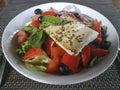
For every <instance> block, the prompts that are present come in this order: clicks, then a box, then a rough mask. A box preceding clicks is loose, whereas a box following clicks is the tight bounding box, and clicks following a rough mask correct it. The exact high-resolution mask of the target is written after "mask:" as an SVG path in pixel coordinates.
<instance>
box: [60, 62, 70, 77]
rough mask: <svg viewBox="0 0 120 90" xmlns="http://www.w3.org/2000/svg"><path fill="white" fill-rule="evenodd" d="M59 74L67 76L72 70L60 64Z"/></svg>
mask: <svg viewBox="0 0 120 90" xmlns="http://www.w3.org/2000/svg"><path fill="white" fill-rule="evenodd" d="M59 72H60V74H62V75H67V74H69V73H70V69H69V68H68V67H67V66H66V65H65V64H62V63H61V64H60V66H59Z"/></svg>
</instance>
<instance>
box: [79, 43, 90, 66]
mask: <svg viewBox="0 0 120 90" xmlns="http://www.w3.org/2000/svg"><path fill="white" fill-rule="evenodd" d="M81 57H82V63H83V66H84V67H87V66H88V64H89V62H90V58H91V47H90V46H89V45H87V46H85V47H84V48H83V50H82V52H81Z"/></svg>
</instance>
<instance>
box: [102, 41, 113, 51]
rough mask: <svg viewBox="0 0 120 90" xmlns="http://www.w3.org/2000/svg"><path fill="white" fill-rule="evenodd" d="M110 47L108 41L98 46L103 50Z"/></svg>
mask: <svg viewBox="0 0 120 90" xmlns="http://www.w3.org/2000/svg"><path fill="white" fill-rule="evenodd" d="M110 46H111V42H110V41H103V42H102V43H101V44H100V47H101V48H103V49H108V48H109V47H110Z"/></svg>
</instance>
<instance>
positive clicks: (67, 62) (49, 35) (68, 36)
mask: <svg viewBox="0 0 120 90" xmlns="http://www.w3.org/2000/svg"><path fill="white" fill-rule="evenodd" d="M34 13H35V14H34V15H33V16H31V20H30V21H28V22H26V24H25V25H24V26H23V27H21V29H20V30H19V31H18V32H16V34H15V35H14V37H13V38H14V39H15V43H16V47H17V49H16V54H17V55H18V56H19V57H20V58H21V60H22V61H23V62H24V66H25V67H26V68H27V69H29V70H33V71H42V72H46V73H52V74H61V75H68V74H74V73H77V72H80V71H81V70H82V69H84V68H90V67H94V65H95V64H96V63H97V60H98V59H99V58H101V57H103V56H105V55H107V54H108V53H109V48H110V45H111V42H110V41H107V39H106V38H107V26H105V25H102V24H101V23H100V22H99V21H98V20H97V19H93V18H91V17H89V16H87V15H85V14H82V13H81V12H80V10H79V9H78V8H77V7H75V6H66V7H64V8H63V9H62V10H61V11H58V10H56V9H55V8H52V7H51V8H50V9H49V10H47V11H43V10H41V9H40V8H36V9H35V11H34Z"/></svg>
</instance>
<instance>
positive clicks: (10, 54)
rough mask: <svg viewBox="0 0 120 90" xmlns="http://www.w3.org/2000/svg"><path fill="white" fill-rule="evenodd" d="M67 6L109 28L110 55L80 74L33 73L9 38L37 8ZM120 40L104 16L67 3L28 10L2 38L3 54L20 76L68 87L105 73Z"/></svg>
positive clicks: (11, 22) (14, 19)
mask: <svg viewBox="0 0 120 90" xmlns="http://www.w3.org/2000/svg"><path fill="white" fill-rule="evenodd" d="M67 5H75V6H76V7H77V8H79V9H80V11H81V13H84V14H86V15H88V16H90V17H92V18H94V19H98V20H100V21H101V22H102V24H103V25H107V26H108V31H107V34H108V38H107V39H108V40H109V41H111V43H112V45H111V48H110V53H109V54H108V55H106V56H105V57H102V58H101V60H100V62H99V63H98V64H97V65H95V66H94V67H93V68H88V69H84V70H82V71H81V72H79V73H76V74H73V75H67V76H60V75H52V74H48V73H43V72H33V71H29V70H27V69H26V68H25V67H24V66H23V64H22V63H21V62H20V59H19V58H18V57H17V55H16V53H15V46H14V45H13V43H12V42H11V40H9V37H10V36H11V35H12V34H13V33H14V32H16V30H18V29H21V28H22V27H23V25H24V24H25V23H26V22H27V21H29V20H30V17H31V16H32V15H34V10H35V9H37V8H41V9H42V10H48V9H49V8H50V7H53V8H55V9H57V10H61V9H63V7H65V6H67ZM118 44H119V38H118V34H117V32H116V29H115V27H114V26H113V24H112V23H111V22H110V21H109V20H108V19H107V18H106V17H105V16H103V15H102V14H100V13H99V12H97V11H95V10H93V9H91V8H89V7H86V6H83V5H78V4H73V3H65V2H54V3H46V4H41V5H38V6H35V7H32V8H30V9H27V10H25V11H23V12H21V13H20V14H19V15H17V16H16V17H15V18H13V19H12V20H11V21H10V22H9V24H8V25H7V26H6V28H5V30H4V32H3V36H2V49H3V53H4V55H5V57H6V59H7V61H8V62H9V63H10V65H11V66H12V67H13V68H14V69H15V70H16V71H18V72H19V73H20V74H22V75H24V76H25V77H27V78H30V79H32V80H34V81H38V82H42V83H47V84H57V85H67V84H75V83H80V82H83V81H87V80H90V79H92V78H94V77H96V76H98V75H100V74H101V73H103V72H104V71H105V70H106V69H107V68H108V67H109V66H110V65H111V64H112V63H113V62H114V60H115V58H116V56H117V51H118V46H119V45H118Z"/></svg>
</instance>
